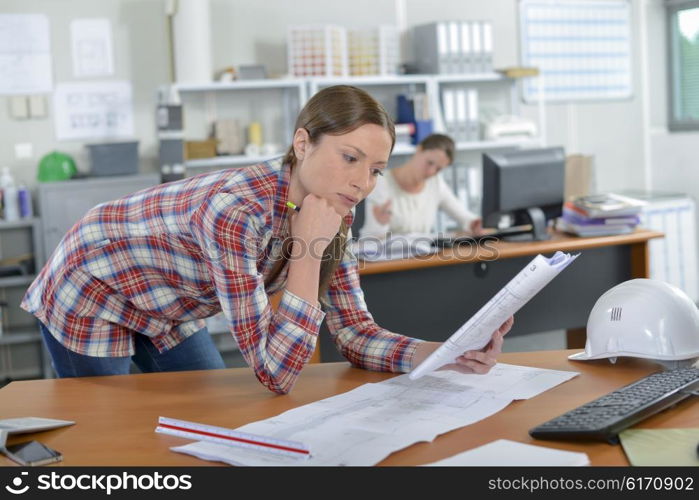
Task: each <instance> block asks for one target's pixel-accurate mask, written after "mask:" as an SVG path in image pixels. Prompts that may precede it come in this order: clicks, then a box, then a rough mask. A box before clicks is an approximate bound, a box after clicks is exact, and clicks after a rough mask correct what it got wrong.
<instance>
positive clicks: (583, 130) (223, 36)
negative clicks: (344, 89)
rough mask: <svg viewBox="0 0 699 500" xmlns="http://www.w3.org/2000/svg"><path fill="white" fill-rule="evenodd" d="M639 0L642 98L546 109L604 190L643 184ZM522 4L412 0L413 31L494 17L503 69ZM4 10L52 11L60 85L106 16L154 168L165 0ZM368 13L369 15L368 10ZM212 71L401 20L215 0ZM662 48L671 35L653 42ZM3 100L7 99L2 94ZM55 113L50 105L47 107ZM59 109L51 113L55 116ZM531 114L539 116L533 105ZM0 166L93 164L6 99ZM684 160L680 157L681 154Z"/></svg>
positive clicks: (119, 74)
mask: <svg viewBox="0 0 699 500" xmlns="http://www.w3.org/2000/svg"><path fill="white" fill-rule="evenodd" d="M638 4H639V3H638V2H633V17H634V23H633V24H634V33H633V35H634V89H635V92H634V96H633V97H632V98H631V99H630V100H627V101H612V102H604V103H593V104H552V105H549V106H548V107H547V111H546V117H547V123H548V143H549V144H552V145H558V144H561V145H563V146H565V147H566V149H567V150H568V151H569V152H570V153H575V152H581V153H585V154H593V155H594V156H595V161H596V166H597V178H598V187H599V188H600V189H601V190H612V189H618V188H642V187H643V186H644V176H643V168H642V166H643V163H644V157H643V148H642V147H640V145H641V143H642V141H643V140H644V132H643V127H642V125H643V120H642V105H641V100H640V98H639V91H638V90H639V89H640V88H641V81H640V77H639V50H638V27H639V8H638ZM517 8H518V2H517V1H516V0H491V1H489V2H480V1H476V0H458V1H457V0H432V1H429V2H425V1H423V0H405V12H406V21H407V25H408V27H410V26H413V25H416V24H420V23H424V22H429V21H434V20H440V19H447V18H464V19H468V18H488V19H492V20H493V22H494V33H495V66H496V67H503V66H512V65H515V64H517V63H518V39H517V38H518V23H517V20H518V14H517ZM0 10H1V11H2V12H43V13H46V14H47V15H48V16H49V19H50V25H51V38H52V42H53V58H54V75H55V82H64V81H74V79H73V77H72V69H71V60H70V51H69V43H70V38H69V23H70V20H71V19H73V18H76V17H90V16H94V17H107V18H109V19H110V20H111V21H112V29H113V33H114V38H115V51H116V54H115V56H116V57H115V59H116V75H115V76H114V78H115V79H131V80H132V81H133V89H134V113H135V132H136V136H137V137H138V138H139V139H140V141H141V145H140V153H141V156H142V157H143V160H142V161H143V165H142V169H143V170H150V169H153V168H154V165H155V155H156V151H157V150H156V141H155V134H154V125H153V123H154V116H153V113H154V111H153V109H154V105H155V89H156V87H157V86H158V85H160V84H163V83H166V82H167V80H168V66H167V50H166V47H167V46H166V38H165V18H164V14H163V13H164V1H163V0H101V1H100V2H94V1H90V0H71V1H62V2H55V1H50V0H4V1H3V4H2V7H1V8H0ZM367 12H371V15H370V16H368V15H367ZM211 14H212V16H211V17H212V40H213V61H214V67H215V68H220V67H223V66H227V65H231V64H232V65H238V64H249V63H260V62H261V63H264V64H266V65H267V68H268V72H269V73H270V74H281V73H284V72H285V71H286V67H285V62H286V47H285V39H286V26H287V25H289V24H314V23H336V24H343V25H345V26H348V27H356V28H359V27H370V26H375V25H377V24H381V23H395V18H396V13H395V2H394V1H389V0H381V1H377V0H353V1H352V2H339V1H338V2H321V1H319V0H297V1H295V2H293V3H291V2H287V1H284V0H266V1H265V2H257V1H249V0H211ZM653 43H655V44H657V45H662V44H663V43H664V40H663V39H653V40H652V41H650V42H649V44H651V45H652V44H653ZM0 101H6V99H5V98H0ZM49 109H50V108H49ZM50 112H51V111H49V113H50ZM524 113H525V114H526V115H527V116H531V117H532V118H534V117H536V110H535V109H534V108H533V107H525V109H524ZM0 129H2V130H3V131H4V132H3V138H2V142H1V143H0V164H1V165H9V166H10V167H11V168H12V169H13V171H14V172H15V174H16V175H17V176H18V177H20V178H22V179H23V180H25V181H32V180H33V179H34V177H35V174H36V172H35V165H36V162H37V161H38V158H40V157H41V155H43V154H44V153H46V152H48V151H50V150H51V149H54V148H59V149H62V150H65V151H67V152H69V153H71V154H75V155H76V157H77V159H78V161H79V163H80V164H81V166H82V167H83V168H85V167H86V162H85V155H84V148H83V145H82V143H79V142H65V143H63V142H62V143H57V142H56V141H55V139H54V133H53V121H52V118H51V117H49V119H45V120H40V121H37V120H29V121H24V122H20V121H14V120H9V118H8V116H7V105H6V103H5V105H2V104H0ZM25 141H30V142H33V143H34V147H35V148H34V149H35V157H34V158H33V159H32V160H27V161H18V160H15V159H14V144H15V143H16V142H25ZM678 161H679V160H678Z"/></svg>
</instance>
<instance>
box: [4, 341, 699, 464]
mask: <svg viewBox="0 0 699 500" xmlns="http://www.w3.org/2000/svg"><path fill="white" fill-rule="evenodd" d="M571 352H574V351H545V352H532V353H508V354H503V355H502V357H501V361H503V362H506V363H512V364H519V365H529V366H537V367H544V368H553V369H557V370H574V371H579V372H581V375H580V376H578V377H575V378H574V379H572V380H570V381H568V382H565V383H564V384H561V385H559V386H557V387H555V388H553V389H551V390H550V391H547V392H545V393H543V394H541V395H539V396H537V397H535V398H532V399H530V400H527V401H517V402H514V403H512V404H511V405H510V406H508V407H507V408H505V409H504V410H503V411H501V412H499V413H497V414H495V415H493V416H491V417H489V418H487V419H485V420H483V421H481V422H478V423H476V424H473V425H470V426H466V427H463V428H461V429H457V430H455V431H452V432H449V433H447V434H444V435H442V436H439V437H438V438H437V439H435V440H434V441H433V442H432V443H420V444H416V445H413V446H411V447H409V448H406V449H404V450H401V451H399V452H396V453H394V454H392V455H391V456H389V457H388V458H387V459H386V460H384V461H383V462H381V465H416V464H423V463H428V462H432V461H435V460H438V459H442V458H446V457H448V456H451V455H453V454H455V453H458V452H461V451H464V450H467V449H470V448H473V447H476V446H479V445H482V444H485V443H487V442H489V441H492V440H494V439H499V438H508V439H512V440H515V441H519V442H522V443H535V444H539V445H542V446H549V447H552V448H561V449H566V450H575V451H584V452H586V453H587V454H588V455H589V457H590V460H591V462H592V464H593V465H628V462H627V461H626V458H625V456H624V453H623V451H622V449H621V447H620V446H619V445H616V446H612V445H609V444H606V443H587V444H586V443H573V442H558V441H555V442H554V441H537V440H534V439H532V438H530V437H529V435H528V434H527V431H528V430H529V429H530V428H531V427H534V426H535V425H537V424H539V423H542V422H544V421H546V420H548V419H550V418H552V417H554V416H556V415H558V414H560V413H563V412H564V411H566V410H568V409H571V408H573V407H575V406H577V405H580V404H582V403H585V402H587V401H589V400H591V399H594V398H596V397H598V396H600V395H602V394H604V393H606V392H609V391H611V390H613V389H616V388H618V387H621V386H623V385H625V384H627V383H629V382H631V381H633V380H635V379H637V378H640V377H642V376H644V375H646V374H648V373H650V372H652V371H654V370H656V369H657V365H654V364H653V363H650V362H646V361H643V360H632V359H623V360H620V361H619V363H618V364H617V365H614V366H612V365H610V364H609V363H608V362H607V361H594V362H585V363H583V362H571V361H568V359H567V355H568V354H570V353H571ZM392 376H394V375H393V374H388V373H376V372H369V371H365V370H359V369H356V368H351V367H350V366H349V365H348V364H346V363H324V364H315V365H309V366H307V367H306V368H305V369H304V371H303V373H302V375H301V378H300V379H299V381H298V383H297V385H296V387H295V388H294V390H293V391H292V393H291V394H289V395H286V396H275V395H274V394H272V393H270V392H268V391H267V390H266V389H264V388H263V387H262V385H260V383H259V382H257V380H256V379H255V377H254V376H253V374H252V372H251V370H249V369H247V368H237V369H227V370H212V371H195V372H178V373H158V374H145V375H124V376H114V377H92V378H76V379H60V380H34V381H27V382H12V383H11V384H9V385H8V386H6V387H4V388H2V389H0V408H1V409H2V413H1V414H0V415H1V416H2V417H3V418H10V417H20V416H41V417H50V418H59V419H66V420H75V421H76V422H77V424H76V425H74V426H72V427H66V428H62V429H56V430H52V431H47V432H42V433H37V434H33V435H24V436H12V437H11V439H10V443H13V442H17V441H23V440H25V439H28V438H29V439H38V440H41V441H42V442H44V443H46V444H47V445H49V446H51V447H53V448H55V449H57V450H59V451H61V452H62V453H63V454H64V456H65V459H64V461H63V462H61V464H62V465H66V466H69V465H180V466H197V465H210V463H209V462H204V461H201V460H198V459H195V458H193V457H190V456H187V455H181V454H178V453H174V452H171V451H169V449H168V448H169V447H170V446H175V445H179V444H183V443H186V442H187V441H185V440H183V439H180V438H176V437H173V436H166V435H162V434H156V433H155V432H154V429H155V426H156V423H157V419H158V417H159V416H167V417H172V418H179V419H184V420H190V421H195V422H201V423H207V424H211V425H219V426H224V427H231V428H234V427H237V426H240V425H243V424H246V423H249V422H253V421H256V420H260V419H264V418H269V417H272V416H274V415H277V414H279V413H281V412H283V411H286V410H288V409H291V408H295V407H297V406H300V405H304V404H307V403H311V402H313V401H317V400H319V399H323V398H326V397H329V396H332V395H335V394H338V393H342V392H345V391H348V390H351V389H353V388H355V387H357V386H359V385H361V384H364V383H368V382H379V381H381V380H384V379H386V378H390V377H392ZM698 419H699V402H698V401H697V398H690V399H689V400H686V401H684V402H683V403H681V404H679V405H678V406H676V407H675V408H673V409H671V410H668V411H666V412H664V413H661V414H659V415H656V416H655V417H653V418H651V419H648V420H646V421H644V422H643V423H642V424H640V425H639V427H647V428H673V427H674V428H680V427H696V422H697V420H698ZM61 464H57V466H61ZM0 465H12V462H10V461H9V460H7V459H6V458H4V457H0Z"/></svg>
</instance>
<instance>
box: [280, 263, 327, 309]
mask: <svg viewBox="0 0 699 500" xmlns="http://www.w3.org/2000/svg"><path fill="white" fill-rule="evenodd" d="M292 255H293V252H292ZM320 263H321V260H320V259H318V258H316V257H314V256H313V255H309V254H307V255H302V256H298V257H295V258H292V259H291V260H290V261H289V275H288V277H287V282H286V289H287V290H289V291H290V292H291V293H293V294H294V295H296V296H297V297H300V298H302V299H303V300H305V301H306V302H309V303H311V304H314V305H316V306H317V305H318V288H319V286H320Z"/></svg>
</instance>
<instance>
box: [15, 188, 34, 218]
mask: <svg viewBox="0 0 699 500" xmlns="http://www.w3.org/2000/svg"><path fill="white" fill-rule="evenodd" d="M17 202H18V203H19V216H20V217H22V218H23V219H25V218H31V217H34V207H33V206H32V192H31V191H29V188H28V187H27V186H25V185H24V184H20V185H19V189H18V191H17Z"/></svg>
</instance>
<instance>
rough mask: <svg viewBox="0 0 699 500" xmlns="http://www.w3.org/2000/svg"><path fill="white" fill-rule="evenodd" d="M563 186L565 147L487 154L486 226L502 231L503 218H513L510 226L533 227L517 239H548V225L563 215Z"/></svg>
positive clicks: (484, 187) (484, 170) (484, 194)
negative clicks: (504, 216)
mask: <svg viewBox="0 0 699 500" xmlns="http://www.w3.org/2000/svg"><path fill="white" fill-rule="evenodd" d="M564 184H565V152H564V150H563V148H562V147H555V148H536V149H522V150H517V151H513V152H508V153H484V154H483V198H482V217H483V226H484V227H498V228H499V226H498V222H499V220H500V219H501V218H502V216H503V215H510V217H511V218H512V221H511V225H513V226H519V225H524V224H531V227H532V229H531V231H530V232H529V233H528V234H525V235H524V236H521V237H519V238H517V239H522V240H526V239H530V240H546V239H548V238H549V236H548V233H547V231H546V228H547V222H548V221H549V220H551V219H554V218H556V217H560V215H561V213H562V206H563V190H564ZM499 229H501V228H499Z"/></svg>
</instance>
